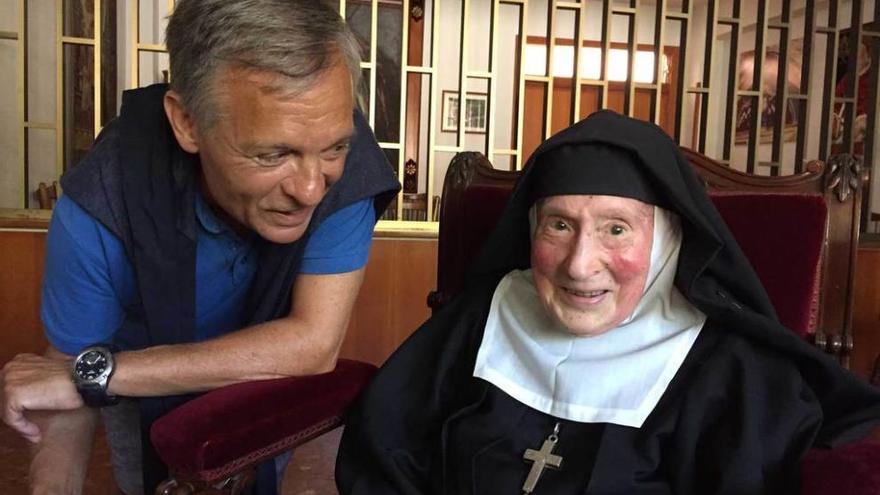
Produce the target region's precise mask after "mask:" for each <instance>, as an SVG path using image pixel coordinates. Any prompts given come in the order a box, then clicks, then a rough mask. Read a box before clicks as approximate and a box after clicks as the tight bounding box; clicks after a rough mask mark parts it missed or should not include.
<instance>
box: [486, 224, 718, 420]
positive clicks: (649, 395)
mask: <svg viewBox="0 0 880 495" xmlns="http://www.w3.org/2000/svg"><path fill="white" fill-rule="evenodd" d="M680 246H681V229H680V228H679V225H678V219H677V218H676V217H675V215H674V214H672V213H669V212H667V211H665V210H663V209H661V208H657V207H655V208H654V239H653V245H652V249H651V267H650V270H649V274H648V279H647V282H646V286H645V291H644V293H643V294H642V298H641V300H640V301H639V303H638V305H637V306H636V309H635V311H633V314H632V315H631V316H630V317H629V318H627V319H626V320H624V322H623V323H621V325H620V326H618V327H617V328H614V329H612V330H609V331H607V332H605V333H603V334H601V335H597V336H594V337H578V336H575V335H572V334H571V333H569V332H568V331H566V330H565V329H564V328H562V327H561V326H560V325H559V324H558V323H556V322H555V320H553V319H552V318H551V317H550V316H548V315H547V313H546V311H545V310H544V308H543V305H542V304H541V302H540V300H539V298H538V294H537V291H536V290H535V285H534V281H533V279H532V273H531V270H525V271H520V270H514V271H512V272H510V273H508V274H507V275H506V276H505V277H504V278H503V279H502V280H501V282H500V283H499V284H498V287H496V289H495V294H494V295H493V297H492V303H491V307H490V310H489V318H488V320H487V322H486V330H485V333H484V335H483V341H482V343H481V344H480V349H479V351H478V353H477V361H476V365H475V368H474V376H476V377H479V378H482V379H484V380H487V381H489V382H490V383H492V384H493V385H495V386H496V387H498V388H500V389H501V390H503V391H504V392H506V393H507V394H509V395H510V396H512V397H513V398H514V399H516V400H518V401H520V402H522V403H523V404H526V405H527V406H529V407H532V408H534V409H537V410H539V411H542V412H545V413H547V414H550V415H552V416H556V417H559V418H564V419H568V420H571V421H578V422H583V423H614V424H619V425H624V426H632V427H640V426H641V425H642V424H643V423H644V421H645V419H646V418H647V417H648V415H649V414H650V413H651V411H653V410H654V407H655V406H656V405H657V402H659V400H660V397H661V396H662V395H663V393H664V392H665V391H666V388H667V387H668V386H669V383H670V382H671V381H672V378H673V377H674V376H675V373H676V372H677V371H678V369H679V367H680V366H681V364H682V362H684V359H685V357H686V356H687V353H688V351H690V348H691V347H692V346H693V343H694V342H695V341H696V339H697V336H698V335H699V332H700V329H701V328H702V327H703V324H704V323H705V321H706V316H705V315H704V314H703V313H702V312H700V311H699V310H698V309H697V308H696V307H694V306H693V305H692V304H691V303H690V302H688V301H687V300H686V299H685V298H684V297H683V296H682V295H681V293H679V291H678V290H677V289H676V288H675V286H674V285H673V282H674V279H675V272H676V268H677V266H678V253H679V249H680Z"/></svg>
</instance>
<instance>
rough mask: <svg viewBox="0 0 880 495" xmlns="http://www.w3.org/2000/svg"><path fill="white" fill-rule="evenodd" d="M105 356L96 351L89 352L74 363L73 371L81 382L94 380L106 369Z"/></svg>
mask: <svg viewBox="0 0 880 495" xmlns="http://www.w3.org/2000/svg"><path fill="white" fill-rule="evenodd" d="M107 364H108V363H107V356H105V355H104V354H103V353H101V352H98V351H89V352H86V353H85V354H83V355H82V356H81V357H80V359H78V360H77V361H76V366H75V367H74V370H75V371H76V375H77V376H78V377H80V378H81V379H83V380H94V379H95V378H97V377H99V376H101V373H103V372H104V371H105V370H106V369H107Z"/></svg>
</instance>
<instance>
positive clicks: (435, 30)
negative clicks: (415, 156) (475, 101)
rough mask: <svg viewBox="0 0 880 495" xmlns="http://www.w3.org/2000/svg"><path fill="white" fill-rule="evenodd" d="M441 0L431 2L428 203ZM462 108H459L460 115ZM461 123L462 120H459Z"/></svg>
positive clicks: (431, 192) (431, 185) (434, 139)
mask: <svg viewBox="0 0 880 495" xmlns="http://www.w3.org/2000/svg"><path fill="white" fill-rule="evenodd" d="M440 19H442V16H441V15H440V0H433V3H432V4H431V68H432V69H433V71H432V72H431V76H430V80H431V108H430V110H429V111H428V154H427V156H428V163H427V166H428V169H427V177H428V203H429V204H430V203H432V202H433V201H431V199H432V198H433V197H434V168H435V166H434V164H435V162H436V159H437V157H436V151H435V150H434V147H435V146H436V145H437V129H436V127H437V125H436V122H435V120H436V119H435V115H437V91H438V88H437V86H438V84H437V81H436V79H437V72H436V71H437V66H438V65H439V64H440ZM460 116H461V109H460V108H459V117H460ZM459 120H461V119H459ZM459 124H461V122H459Z"/></svg>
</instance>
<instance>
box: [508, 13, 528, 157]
mask: <svg viewBox="0 0 880 495" xmlns="http://www.w3.org/2000/svg"><path fill="white" fill-rule="evenodd" d="M528 8H529V3H528V2H523V3H522V5H520V9H519V60H520V63H519V64H517V65H518V67H517V70H518V71H519V72H518V73H517V74H516V77H517V87H518V90H517V91H518V93H517V103H516V105H517V108H516V163H514V164H512V166H511V170H522V169H523V167H525V161H526V158H527V157H525V156H523V148H522V142H523V117H524V115H525V101H526V78H525V72H526V71H525V69H524V67H525V63H524V61H525V59H526V38H527V36H526V34H527V33H526V19H528V16H527V14H528Z"/></svg>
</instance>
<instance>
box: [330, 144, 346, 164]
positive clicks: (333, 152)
mask: <svg viewBox="0 0 880 495" xmlns="http://www.w3.org/2000/svg"><path fill="white" fill-rule="evenodd" d="M349 148H351V143H341V144H337V145H336V146H334V147H332V148H330V149H329V150H328V153H327V154H326V155H325V158H326V159H329V160H335V159H337V158H339V157H341V156H345V155H346V154H347V153H348V150H349Z"/></svg>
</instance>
